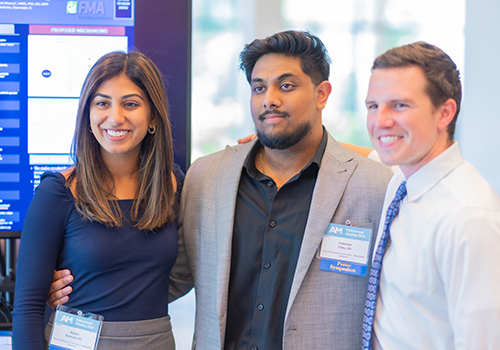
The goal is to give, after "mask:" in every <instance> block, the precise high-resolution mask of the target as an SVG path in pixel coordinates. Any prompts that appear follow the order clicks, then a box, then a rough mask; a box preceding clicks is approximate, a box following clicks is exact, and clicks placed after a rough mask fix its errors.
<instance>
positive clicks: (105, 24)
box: [0, 0, 134, 235]
mask: <svg viewBox="0 0 500 350" xmlns="http://www.w3.org/2000/svg"><path fill="white" fill-rule="evenodd" d="M133 33H134V1H133V0H132V1H119V0H101V1H63V0H40V1H2V0H0V231H20V230H21V229H22V223H23V221H24V216H25V214H26V210H27V208H28V205H29V203H30V201H31V198H32V197H33V192H34V189H35V188H36V186H37V185H38V184H39V183H40V176H41V175H42V174H43V173H44V172H46V171H60V170H62V169H65V168H66V167H68V166H69V165H71V164H72V159H71V157H70V154H69V153H70V149H71V141H72V138H73V133H74V129H75V119H76V112H77V107H78V97H79V95H80V90H81V87H82V84H83V81H84V79H85V76H86V75H87V73H88V71H89V69H90V68H91V67H92V65H93V64H94V63H95V62H96V61H97V59H98V58H99V57H101V56H102V55H104V54H105V53H107V52H110V51H116V50H120V51H126V52H127V51H129V48H133V43H134V38H133ZM54 210H57V208H54ZM0 235H1V233H0Z"/></svg>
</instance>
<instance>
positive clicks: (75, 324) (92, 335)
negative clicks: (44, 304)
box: [49, 305, 104, 350]
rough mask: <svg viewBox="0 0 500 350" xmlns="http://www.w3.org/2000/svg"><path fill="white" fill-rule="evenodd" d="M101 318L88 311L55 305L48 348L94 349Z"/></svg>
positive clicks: (60, 349)
mask: <svg viewBox="0 0 500 350" xmlns="http://www.w3.org/2000/svg"><path fill="white" fill-rule="evenodd" d="M103 319H104V318H103V317H102V316H100V315H96V314H93V313H90V312H86V313H85V312H83V311H81V310H77V309H72V308H70V307H66V306H61V305H59V306H57V309H56V314H55V315H54V321H53V326H52V332H51V334H50V340H49V350H67V349H71V350H95V349H96V348H97V342H98V341H99V334H100V333H101V328H102V322H103Z"/></svg>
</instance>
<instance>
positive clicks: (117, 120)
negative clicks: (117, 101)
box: [108, 105, 125, 126]
mask: <svg viewBox="0 0 500 350" xmlns="http://www.w3.org/2000/svg"><path fill="white" fill-rule="evenodd" d="M124 120H125V116H124V110H123V108H121V106H119V105H114V106H112V107H111V108H109V109H108V121H109V122H111V124H112V125H113V126H118V125H120V124H122V123H123V121H124Z"/></svg>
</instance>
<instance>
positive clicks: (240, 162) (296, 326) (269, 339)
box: [170, 31, 392, 350]
mask: <svg viewBox="0 0 500 350" xmlns="http://www.w3.org/2000/svg"><path fill="white" fill-rule="evenodd" d="M240 59H241V65H240V67H241V68H242V70H243V71H244V72H245V73H246V76H247V79H248V81H249V83H250V85H251V91H252V92H251V96H252V97H251V110H252V117H253V120H254V123H255V127H256V130H257V133H258V140H256V141H253V142H250V143H248V144H245V145H240V146H236V147H227V148H226V149H225V150H223V151H220V152H218V153H215V154H212V155H209V156H206V157H203V158H200V159H198V160H197V161H196V162H194V163H193V165H192V166H191V167H190V169H189V171H188V172H187V175H186V180H185V183H184V186H183V192H182V196H181V209H180V217H179V225H180V228H179V257H178V259H177V262H176V265H175V266H174V269H173V270H172V274H171V281H170V297H171V300H174V299H175V298H178V297H180V296H182V295H184V294H185V293H187V292H188V291H189V290H190V289H191V288H192V287H193V286H194V288H195V292H196V323H195V335H194V344H193V347H194V348H196V349H214V350H215V349H218V350H220V349H228V350H229V349H231V350H232V349H238V350H239V349H251V350H258V349H261V350H263V349H266V350H275V349H281V348H283V349H287V350H288V349H297V350H303V349H337V350H342V349H345V350H352V349H358V348H360V347H361V339H362V336H361V330H362V323H363V307H364V302H365V296H366V290H367V283H368V281H367V276H366V271H367V269H368V271H369V268H370V266H369V261H370V259H369V256H371V253H372V250H373V239H374V237H375V236H376V234H377V228H378V226H379V219H380V212H381V208H382V202H383V198H384V194H385V189H386V186H387V183H388V181H389V179H390V177H391V176H392V173H391V172H390V171H389V170H387V169H386V168H385V167H384V166H382V165H380V164H378V163H375V162H373V161H371V160H368V159H366V158H365V157H363V156H360V155H358V154H357V153H354V152H352V151H349V150H347V149H346V148H344V147H343V146H341V145H340V144H339V143H337V142H336V141H335V140H334V139H333V138H332V137H331V136H330V135H329V134H328V133H327V132H326V130H325V129H324V127H323V125H322V119H321V112H322V110H323V108H324V107H325V105H326V102H327V100H328V96H329V94H330V92H331V85H330V83H329V82H328V77H329V70H330V66H329V58H328V55H327V53H326V49H325V47H324V45H323V43H322V42H321V40H320V39H319V38H317V37H315V36H313V35H311V34H309V33H303V32H296V31H287V32H282V33H277V34H274V35H272V36H270V37H268V38H266V39H258V40H254V41H253V42H252V43H251V44H249V45H247V46H246V47H245V49H244V50H243V51H242V53H241V55H240ZM225 117H230V116H225Z"/></svg>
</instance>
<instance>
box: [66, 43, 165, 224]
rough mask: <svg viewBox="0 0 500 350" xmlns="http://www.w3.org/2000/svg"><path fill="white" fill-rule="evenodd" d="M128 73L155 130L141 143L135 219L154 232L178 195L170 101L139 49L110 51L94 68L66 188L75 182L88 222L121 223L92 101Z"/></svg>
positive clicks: (88, 80) (80, 108)
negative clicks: (94, 122) (94, 124)
mask: <svg viewBox="0 0 500 350" xmlns="http://www.w3.org/2000/svg"><path fill="white" fill-rule="evenodd" d="M122 73H123V74H125V75H126V76H127V77H128V78H129V79H130V80H131V81H132V82H133V83H134V84H136V85H137V86H139V87H140V88H141V89H142V90H143V91H144V93H145V95H146V96H147V97H148V100H149V104H150V106H151V118H152V119H154V120H155V123H156V132H155V133H154V134H150V133H147V134H146V136H145V138H144V140H143V141H142V144H141V157H140V164H139V170H138V174H137V176H138V186H137V190H136V195H135V197H134V198H135V199H134V202H133V205H132V210H131V219H132V221H133V222H135V226H136V227H137V228H139V229H141V230H155V229H158V228H161V227H162V226H164V225H165V224H166V223H167V222H171V221H173V219H174V217H175V208H174V203H175V193H174V186H173V184H172V180H173V179H172V165H173V146H172V134H171V130H170V122H169V119H168V113H169V111H168V104H167V97H166V94H165V87H164V85H163V80H162V75H161V73H160V71H159V70H158V68H157V67H156V66H155V64H154V63H153V62H152V61H151V60H150V59H149V58H147V57H146V56H145V55H143V54H141V53H139V52H130V53H128V54H126V53H124V52H111V53H108V54H106V55H104V56H103V57H101V58H100V59H99V60H98V61H97V62H96V63H95V64H94V66H93V67H92V68H91V70H90V72H89V73H88V75H87V78H86V79H85V82H84V84H83V87H82V91H81V94H80V102H79V105H78V114H77V118H76V129H75V135H74V138H73V145H72V155H73V158H74V161H75V166H74V168H73V171H72V172H71V173H70V175H69V177H68V180H67V186H70V185H71V183H72V182H73V181H75V180H76V208H77V210H78V212H79V213H80V214H81V215H83V217H84V218H85V219H87V220H89V221H97V222H100V223H102V224H104V225H106V226H108V227H119V226H121V225H122V213H121V211H120V208H119V206H118V203H117V201H116V200H115V199H116V198H115V197H114V196H113V190H114V186H115V185H114V183H113V179H112V177H111V173H110V171H109V170H108V168H107V167H106V165H105V163H104V161H103V159H102V156H101V147H100V145H99V143H98V142H97V140H96V138H95V137H94V135H93V134H92V133H91V132H90V113H89V112H90V104H91V101H92V99H93V98H94V96H95V93H96V91H97V89H98V88H99V86H100V85H101V84H102V83H103V82H105V81H107V80H109V79H112V78H114V77H116V76H118V75H120V74H122Z"/></svg>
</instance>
